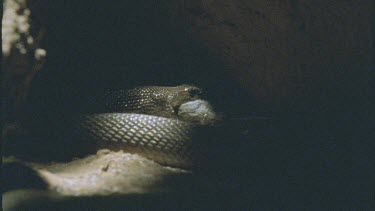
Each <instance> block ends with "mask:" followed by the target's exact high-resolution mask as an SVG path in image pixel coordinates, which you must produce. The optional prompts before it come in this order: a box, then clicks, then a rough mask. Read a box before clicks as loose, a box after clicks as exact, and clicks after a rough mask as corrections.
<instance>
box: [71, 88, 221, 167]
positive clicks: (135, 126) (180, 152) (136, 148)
mask: <svg viewBox="0 0 375 211" xmlns="http://www.w3.org/2000/svg"><path fill="white" fill-rule="evenodd" d="M201 92H202V90H201V89H200V88H198V87H196V86H192V85H181V86H176V87H163V86H144V87H136V88H133V89H126V90H112V91H108V92H107V93H106V94H105V95H104V97H103V101H102V102H103V103H102V104H103V105H102V109H101V110H102V112H100V113H95V114H90V115H85V116H82V117H80V118H79V120H78V121H76V122H75V131H76V133H78V135H79V136H80V137H81V138H83V139H86V140H87V141H93V140H94V141H95V143H96V144H97V147H98V148H109V149H112V150H123V151H125V152H129V153H136V154H139V155H141V156H144V157H146V158H148V159H151V160H154V161H155V162H158V163H160V164H164V165H168V166H174V167H182V168H189V167H191V165H192V161H191V159H192V158H191V154H192V144H193V136H194V130H195V128H196V127H200V126H205V125H211V124H213V123H215V122H216V121H217V120H218V118H217V115H216V114H215V112H214V111H213V109H212V107H211V106H210V104H209V103H208V102H207V101H205V100H203V99H201Z"/></svg>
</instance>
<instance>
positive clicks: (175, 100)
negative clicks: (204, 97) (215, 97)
mask: <svg viewBox="0 0 375 211" xmlns="http://www.w3.org/2000/svg"><path fill="white" fill-rule="evenodd" d="M176 88H177V89H176V92H175V93H174V94H173V96H172V98H171V100H170V105H171V106H172V108H173V110H174V112H175V113H176V114H177V113H178V109H179V107H180V106H181V105H182V104H184V103H186V102H190V101H194V100H197V99H200V95H201V94H202V89H201V88H199V87H196V86H194V85H186V84H184V85H181V86H177V87H176Z"/></svg>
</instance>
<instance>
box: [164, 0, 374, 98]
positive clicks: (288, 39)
mask: <svg viewBox="0 0 375 211" xmlns="http://www.w3.org/2000/svg"><path fill="white" fill-rule="evenodd" d="M168 5H169V6H170V11H172V12H173V15H172V17H173V18H175V17H178V18H179V19H180V20H181V21H180V22H178V24H179V26H180V27H182V28H185V29H186V31H187V32H188V33H190V34H191V36H192V37H194V39H196V40H198V42H199V43H200V44H201V45H202V46H205V48H207V49H209V50H210V52H212V53H213V54H215V55H216V56H217V57H218V58H220V60H222V61H223V62H224V63H225V64H226V65H228V67H229V71H230V74H231V76H232V77H233V79H234V80H235V81H237V82H238V83H240V84H241V85H242V87H243V88H244V89H246V90H247V91H248V92H249V93H251V94H252V95H254V96H255V97H256V98H257V99H258V100H261V101H266V102H272V103H279V102H284V103H285V102H286V101H288V100H293V99H299V97H302V98H312V99H314V100H319V99H318V98H320V95H321V93H322V92H326V94H325V95H326V96H327V98H331V97H337V96H341V95H345V94H347V91H349V92H350V90H346V89H347V87H350V86H351V87H352V86H357V84H356V83H353V82H352V79H353V78H352V77H353V76H354V77H355V79H357V80H361V79H363V78H362V77H361V76H359V75H360V74H359V73H358V71H360V69H361V71H363V70H364V68H369V67H371V66H372V65H373V64H372V63H371V54H372V52H373V48H372V46H371V45H369V44H370V43H371V39H372V38H371V26H372V24H371V15H370V14H373V11H372V8H373V7H372V3H371V1H361V3H358V2H355V1H345V2H341V1H337V2H334V3H332V2H327V1H319V2H316V1H314V2H307V1H299V0H291V1H282V0H276V1H261V0H260V1H258V0H254V1H243V0H233V1H208V0H203V1H188V2H185V3H183V1H173V2H172V1H171V2H168ZM338 81H340V82H338ZM344 93H345V94H344ZM296 97H297V98H296Z"/></svg>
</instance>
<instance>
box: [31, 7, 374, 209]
mask: <svg viewBox="0 0 375 211" xmlns="http://www.w3.org/2000/svg"><path fill="white" fill-rule="evenodd" d="M33 7H35V10H34V13H33V14H34V15H33V20H34V21H35V23H36V24H37V25H40V26H43V27H45V29H46V37H45V39H44V41H43V43H42V47H44V48H45V49H46V50H47V53H48V54H47V63H46V65H45V67H44V68H43V70H42V71H41V72H40V73H39V74H38V75H37V77H36V78H35V80H34V81H33V84H32V89H31V92H30V95H29V98H28V101H27V106H26V113H27V115H29V116H30V117H31V118H34V119H39V118H42V119H43V118H56V116H55V115H57V116H64V115H66V114H74V113H79V112H82V111H84V110H85V107H84V106H83V105H85V100H86V98H85V96H88V95H95V94H97V93H99V92H101V91H102V90H103V89H105V88H113V87H133V86H137V85H179V84H182V83H187V84H195V85H198V86H200V87H202V88H204V90H205V91H206V93H207V96H209V97H210V99H211V101H212V102H213V103H214V104H215V105H216V107H217V108H218V110H219V111H221V112H223V113H226V114H227V115H228V116H230V117H250V116H263V117H269V118H271V120H260V119H259V120H249V121H247V122H246V123H243V122H241V123H238V124H239V127H240V126H241V127H245V128H247V129H248V130H249V134H250V135H248V136H228V139H230V140H231V141H227V142H225V141H224V142H223V143H220V144H221V146H220V147H219V149H217V151H216V152H221V153H216V154H215V153H214V157H213V158H212V162H213V164H212V165H211V166H210V167H207V169H206V173H207V174H206V175H210V174H211V175H216V176H218V177H220V178H221V180H223V181H224V183H227V184H230V185H233V186H234V187H235V188H234V191H228V192H224V193H221V194H222V195H220V197H218V198H217V195H216V193H209V194H208V196H207V198H204V199H202V198H200V199H199V200H191V201H190V202H191V203H192V204H191V206H192V207H200V205H201V207H205V208H209V207H215V206H218V207H220V205H223V206H224V207H225V206H228V207H236V208H254V209H269V208H276V209H290V208H299V209H301V208H310V209H314V208H315V209H316V208H320V209H321V208H348V209H350V208H355V209H370V208H371V207H373V200H374V195H373V190H374V183H373V182H374V177H373V176H374V175H373V174H374V160H373V156H372V155H371V154H372V153H373V150H372V148H371V147H370V146H372V143H371V142H372V140H370V134H371V135H373V132H372V130H373V127H372V126H373V116H372V114H373V113H372V109H370V108H372V106H371V100H370V99H371V96H372V94H371V91H372V85H371V84H372V83H373V71H374V61H373V53H374V40H373V37H374V36H373V33H374V21H373V16H374V5H373V3H372V2H371V1H359V2H358V1H345V2H344V1H314V2H313V3H312V2H311V3H308V2H304V1H298V0H290V1H279V0H275V1H257V0H253V1H241V0H233V1H188V2H185V1H138V2H137V3H134V2H133V3H130V2H121V3H120V1H113V2H112V1H109V2H106V1H93V2H90V3H89V2H87V1H85V2H83V1H69V2H62V1H58V2H57V1H53V2H50V1H35V4H34V5H33ZM215 163H216V164H215ZM218 163H219V164H220V165H219V164H218ZM200 196H201V195H200ZM233 199H235V200H233ZM177 203H178V201H176V205H177ZM194 203H198V204H199V205H197V204H194ZM113 206H116V204H113ZM161 206H162V205H161Z"/></svg>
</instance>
